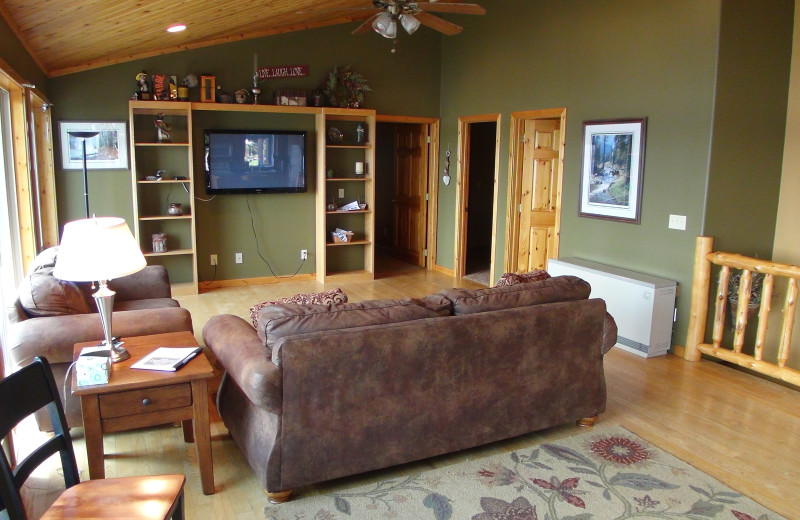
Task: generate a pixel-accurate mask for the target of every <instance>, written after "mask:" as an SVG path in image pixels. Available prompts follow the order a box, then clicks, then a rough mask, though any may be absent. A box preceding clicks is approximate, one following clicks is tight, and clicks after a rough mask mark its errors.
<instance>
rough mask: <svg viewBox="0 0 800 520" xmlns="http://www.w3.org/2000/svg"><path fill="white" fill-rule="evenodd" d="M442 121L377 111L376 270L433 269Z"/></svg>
mask: <svg viewBox="0 0 800 520" xmlns="http://www.w3.org/2000/svg"><path fill="white" fill-rule="evenodd" d="M438 125H439V124H438V120H436V119H431V118H413V117H395V116H378V122H377V125H376V137H375V171H376V174H375V245H376V248H375V275H376V277H385V276H391V275H393V274H395V273H398V272H404V271H409V270H417V269H426V268H427V269H430V268H432V267H433V265H435V259H433V258H432V257H431V255H429V251H431V250H434V251H435V240H436V237H435V233H432V232H431V230H435V229H436V224H435V222H436V221H435V218H436V208H435V203H432V201H434V200H435V196H436V189H437V186H436V182H435V181H436V176H435V175H430V173H429V172H431V171H434V172H435V171H436V166H435V165H436V161H437V160H438V158H437V157H436V152H435V150H436V143H438V129H439V126H438Z"/></svg>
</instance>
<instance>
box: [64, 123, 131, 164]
mask: <svg viewBox="0 0 800 520" xmlns="http://www.w3.org/2000/svg"><path fill="white" fill-rule="evenodd" d="M58 130H59V138H60V141H61V167H62V169H64V170H82V169H83V138H82V137H78V136H76V135H70V133H72V132H97V135H95V136H94V137H87V138H86V169H87V170H99V169H106V170H112V169H113V170H126V169H128V132H127V127H126V123H125V121H59V123H58Z"/></svg>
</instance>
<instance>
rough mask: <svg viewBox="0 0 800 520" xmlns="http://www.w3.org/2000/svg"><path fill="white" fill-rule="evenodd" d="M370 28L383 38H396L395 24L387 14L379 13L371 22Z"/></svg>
mask: <svg viewBox="0 0 800 520" xmlns="http://www.w3.org/2000/svg"><path fill="white" fill-rule="evenodd" d="M372 28H373V29H375V32H376V33H378V34H380V35H381V36H383V37H384V38H395V37H396V36H397V22H396V21H395V20H394V18H393V17H392V15H391V14H389V13H387V12H384V13H381V14H379V15H378V16H377V18H375V21H374V22H372Z"/></svg>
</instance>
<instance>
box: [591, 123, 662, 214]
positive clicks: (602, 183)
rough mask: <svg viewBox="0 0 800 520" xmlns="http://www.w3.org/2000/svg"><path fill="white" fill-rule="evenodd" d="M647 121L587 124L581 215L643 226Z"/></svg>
mask: <svg viewBox="0 0 800 520" xmlns="http://www.w3.org/2000/svg"><path fill="white" fill-rule="evenodd" d="M646 134H647V118H646V117H642V118H638V119H608V120H603V121H584V122H583V139H582V143H583V155H582V158H581V193H580V201H579V205H578V215H579V216H581V217H593V218H601V219H607V220H617V221H621V222H630V223H633V224H639V223H640V222H641V214H642V175H643V173H644V146H645V137H646Z"/></svg>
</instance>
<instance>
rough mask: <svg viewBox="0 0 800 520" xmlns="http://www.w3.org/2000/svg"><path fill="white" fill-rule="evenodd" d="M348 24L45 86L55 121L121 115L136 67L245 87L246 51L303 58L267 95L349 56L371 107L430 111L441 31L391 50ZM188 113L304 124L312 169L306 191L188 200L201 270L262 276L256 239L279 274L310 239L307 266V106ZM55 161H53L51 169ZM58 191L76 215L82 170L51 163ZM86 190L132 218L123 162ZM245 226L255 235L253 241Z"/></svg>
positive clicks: (249, 57)
mask: <svg viewBox="0 0 800 520" xmlns="http://www.w3.org/2000/svg"><path fill="white" fill-rule="evenodd" d="M354 26H355V24H347V25H341V26H335V27H327V28H321V29H315V30H310V31H302V32H296V33H290V34H285V35H279V36H272V37H267V38H260V39H255V40H247V41H242V42H236V43H230V44H225V45H217V46H213V47H207V48H202V49H195V50H191V51H184V52H180V53H176V54H170V55H167V56H160V57H153V58H148V59H142V60H137V61H133V62H130V63H124V64H120V65H114V66H109V67H104V68H101V69H96V70H91V71H86V72H82V73H75V74H70V75H66V76H61V77H56V78H52V79H50V81H49V87H50V93H51V94H52V101H53V102H54V103H55V109H54V121H56V122H58V121H61V120H103V121H104V120H126V119H127V116H128V98H130V97H131V95H132V94H133V92H134V90H135V86H136V82H135V79H134V78H135V76H136V74H137V73H138V72H140V71H142V70H145V71H147V72H148V73H169V74H175V75H178V76H179V77H183V76H184V75H185V74H187V73H189V72H192V73H194V74H197V75H198V76H199V75H200V74H213V75H215V76H216V78H217V85H221V86H222V87H223V88H224V89H225V90H227V91H229V92H233V91H235V90H236V89H239V88H246V87H249V86H250V78H251V75H252V69H253V54H254V53H258V63H259V65H260V66H268V65H293V64H307V65H308V66H309V71H310V75H309V76H308V77H307V78H297V79H290V80H268V81H265V82H263V83H262V84H261V87H262V90H263V91H264V95H266V96H268V97H267V99H271V97H272V91H273V90H274V89H278V88H296V89H305V90H308V91H311V90H313V89H315V88H317V87H318V86H319V85H320V83H321V82H323V81H324V80H325V79H326V78H327V72H328V71H329V70H330V68H331V67H333V65H336V64H338V65H350V66H351V67H352V69H353V70H356V71H358V72H361V73H362V74H364V76H365V77H366V78H367V79H368V80H369V85H370V86H371V87H372V88H373V89H374V90H373V92H371V93H368V94H367V102H366V106H367V107H369V108H376V109H377V110H378V112H379V113H381V114H401V115H417V116H428V117H431V116H437V115H438V114H439V91H440V88H439V75H440V69H441V63H440V56H441V38H440V37H439V36H438V34H437V33H435V32H433V31H430V30H420V31H419V32H418V33H416V34H415V35H414V37H413V38H401V39H400V40H399V42H398V47H397V52H396V53H394V54H391V53H390V52H389V51H390V49H391V47H392V45H391V42H390V41H389V40H385V39H383V38H380V37H379V36H377V35H375V34H367V35H363V36H353V35H351V34H350V31H352V29H353V27H354ZM191 97H192V98H193V100H199V92H197V91H196V90H195V91H194V92H192V93H191ZM262 99H263V98H262ZM193 117H194V119H195V128H196V129H202V128H272V129H295V128H299V129H304V130H307V131H309V138H308V150H309V157H308V164H307V168H308V174H309V176H310V178H311V179H310V184H309V192H308V193H306V194H292V195H288V194H278V195H251V196H249V197H248V196H244V195H225V196H217V197H216V198H214V199H213V200H212V201H210V202H202V201H196V202H195V207H196V216H197V246H198V258H199V262H198V264H199V265H198V268H199V274H200V280H211V279H213V278H214V276H216V278H217V279H232V278H251V277H258V276H269V275H270V270H269V268H268V267H267V265H266V264H265V263H264V262H262V261H261V260H260V259H259V249H260V252H261V254H262V255H263V256H264V257H265V258H266V259H267V260H268V261H269V263H270V265H271V267H272V269H273V270H274V272H275V274H278V275H286V274H292V273H294V272H295V270H296V269H297V268H298V266H299V264H300V262H299V251H300V249H308V251H309V258H308V261H307V262H306V263H305V265H303V267H302V269H301V270H300V272H301V273H311V272H314V255H315V254H316V251H315V247H314V190H315V189H316V185H315V184H316V183H315V180H314V177H315V175H316V157H315V144H314V143H315V139H316V137H315V133H314V118H313V116H295V117H285V116H275V115H264V116H257V115H253V114H227V113H226V114H222V113H217V112H204V113H201V112H195V113H194V114H193ZM194 142H195V144H197V143H201V144H202V132H199V131H198V132H196V133H195V134H194ZM56 145H57V146H58V143H56ZM195 148H196V149H195V156H194V164H195V180H196V190H195V195H196V196H198V197H201V198H203V199H207V198H208V196H207V195H206V194H205V189H204V187H203V170H202V160H201V155H200V154H201V152H200V149H199V148H198V147H197V146H196V147H195ZM59 166H60V165H59V164H58V161H57V164H56V167H57V169H58V168H59ZM57 191H58V200H59V220H60V221H61V222H66V221H69V220H72V219H76V218H82V212H83V209H82V208H83V202H82V201H83V191H82V180H81V173H80V172H77V171H72V170H70V171H59V172H58V182H57ZM89 196H90V208H91V211H92V212H95V213H96V214H98V215H119V216H122V217H124V218H126V219H127V220H128V221H130V220H131V218H132V215H133V207H132V202H131V187H130V172H129V171H128V170H120V171H111V170H103V171H90V172H89ZM248 201H249V205H250V208H251V209H252V215H253V219H252V223H251V218H250V214H251V212H250V210H248ZM253 226H255V228H256V233H257V236H258V247H257V246H256V240H255V238H254V235H253V230H252V227H253ZM235 252H242V253H243V255H244V260H245V261H244V263H243V264H235V263H234V261H233V259H234V253H235ZM211 253H216V254H217V255H219V266H218V268H217V272H216V275H215V273H214V271H213V268H212V267H211V266H210V265H209V261H208V258H209V254H211Z"/></svg>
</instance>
